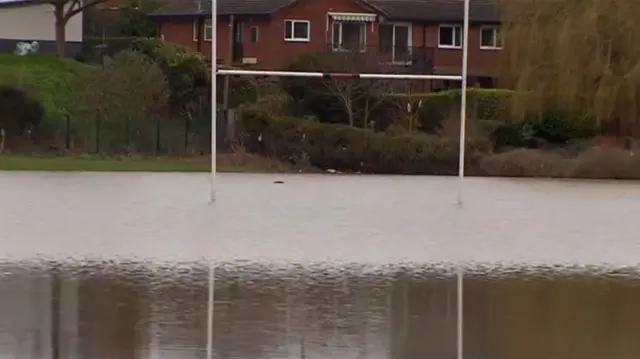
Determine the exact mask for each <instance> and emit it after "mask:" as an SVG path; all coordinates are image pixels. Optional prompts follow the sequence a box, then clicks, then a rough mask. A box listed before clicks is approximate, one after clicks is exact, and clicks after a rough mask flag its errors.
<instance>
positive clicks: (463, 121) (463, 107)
mask: <svg viewBox="0 0 640 359" xmlns="http://www.w3.org/2000/svg"><path fill="white" fill-rule="evenodd" d="M470 1H471V0H464V17H463V32H462V33H463V37H464V38H463V40H462V68H461V69H460V72H461V77H462V79H461V81H462V83H461V86H460V149H459V151H460V152H459V153H458V204H459V205H462V182H463V181H464V162H465V144H466V137H467V75H468V73H467V72H468V65H469V5H470V4H469V2H470ZM459 359H462V358H459Z"/></svg>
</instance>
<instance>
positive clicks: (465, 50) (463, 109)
mask: <svg viewBox="0 0 640 359" xmlns="http://www.w3.org/2000/svg"><path fill="white" fill-rule="evenodd" d="M462 1H463V2H464V6H463V8H464V11H463V34H464V35H463V40H462V66H461V75H460V76H439V75H417V74H365V73H361V74H345V73H322V72H294V71H259V70H253V71H252V70H219V69H218V66H217V58H218V54H217V42H218V41H217V38H218V35H217V29H218V26H217V22H218V21H217V20H218V19H217V17H218V16H217V1H216V0H212V1H211V28H212V29H213V32H214V33H213V36H211V63H212V64H211V74H212V75H211V105H212V106H211V187H210V190H211V192H210V196H211V198H210V200H211V203H213V202H215V200H216V172H217V167H216V153H217V147H216V136H217V133H216V132H217V126H216V124H217V76H216V75H228V76H234V75H235V76H275V77H309V78H326V79H332V78H342V79H344V78H352V79H372V80H373V79H379V80H384V79H387V80H451V81H460V82H461V97H460V152H459V154H458V204H462V182H463V180H464V160H465V143H466V139H465V138H466V122H467V67H468V57H469V3H470V1H471V0H462ZM462 289H463V270H462V268H460V269H459V270H458V272H457V336H456V337H457V338H456V339H457V340H456V351H457V359H463V318H462V314H463V293H462ZM214 290H215V266H214V264H213V263H210V267H209V295H208V297H209V298H208V302H209V303H208V310H207V312H208V313H207V314H208V315H207V317H208V318H207V319H208V320H207V322H208V323H207V359H212V358H213V329H214V328H213V320H214V319H213V309H214Z"/></svg>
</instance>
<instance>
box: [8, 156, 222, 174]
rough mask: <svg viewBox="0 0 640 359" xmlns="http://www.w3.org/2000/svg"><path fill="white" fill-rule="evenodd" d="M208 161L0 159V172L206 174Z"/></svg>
mask: <svg viewBox="0 0 640 359" xmlns="http://www.w3.org/2000/svg"><path fill="white" fill-rule="evenodd" d="M210 168H211V167H210V165H209V163H208V161H205V160H199V161H188V160H181V159H178V158H145V157H99V156H64V157H40V156H15V155H10V156H7V155H4V156H0V170H3V171H112V172H122V171H124V172H140V171H145V172H207V171H209V170H210Z"/></svg>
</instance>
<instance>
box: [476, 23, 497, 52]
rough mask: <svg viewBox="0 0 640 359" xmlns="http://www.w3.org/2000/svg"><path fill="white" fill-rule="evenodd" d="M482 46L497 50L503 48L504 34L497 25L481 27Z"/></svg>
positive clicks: (482, 47)
mask: <svg viewBox="0 0 640 359" xmlns="http://www.w3.org/2000/svg"><path fill="white" fill-rule="evenodd" d="M480 48H481V49H484V50H497V49H501V48H502V34H501V33H500V28H499V27H497V26H486V27H482V28H481V29H480Z"/></svg>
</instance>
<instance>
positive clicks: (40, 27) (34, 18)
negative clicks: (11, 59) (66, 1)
mask: <svg viewBox="0 0 640 359" xmlns="http://www.w3.org/2000/svg"><path fill="white" fill-rule="evenodd" d="M82 17H83V14H82V12H81V13H79V14H77V15H75V16H74V17H72V18H71V19H70V20H69V22H68V23H67V26H66V42H67V44H66V54H67V55H74V54H76V53H79V52H80V51H81V47H82V35H83V33H82V30H83V27H82V23H83V21H82ZM55 38H56V36H55V17H54V15H53V6H52V5H50V4H43V3H42V2H41V1H38V0H0V52H13V51H14V50H15V48H16V44H17V43H19V42H32V41H37V42H38V43H39V44H40V52H54V51H55Z"/></svg>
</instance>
